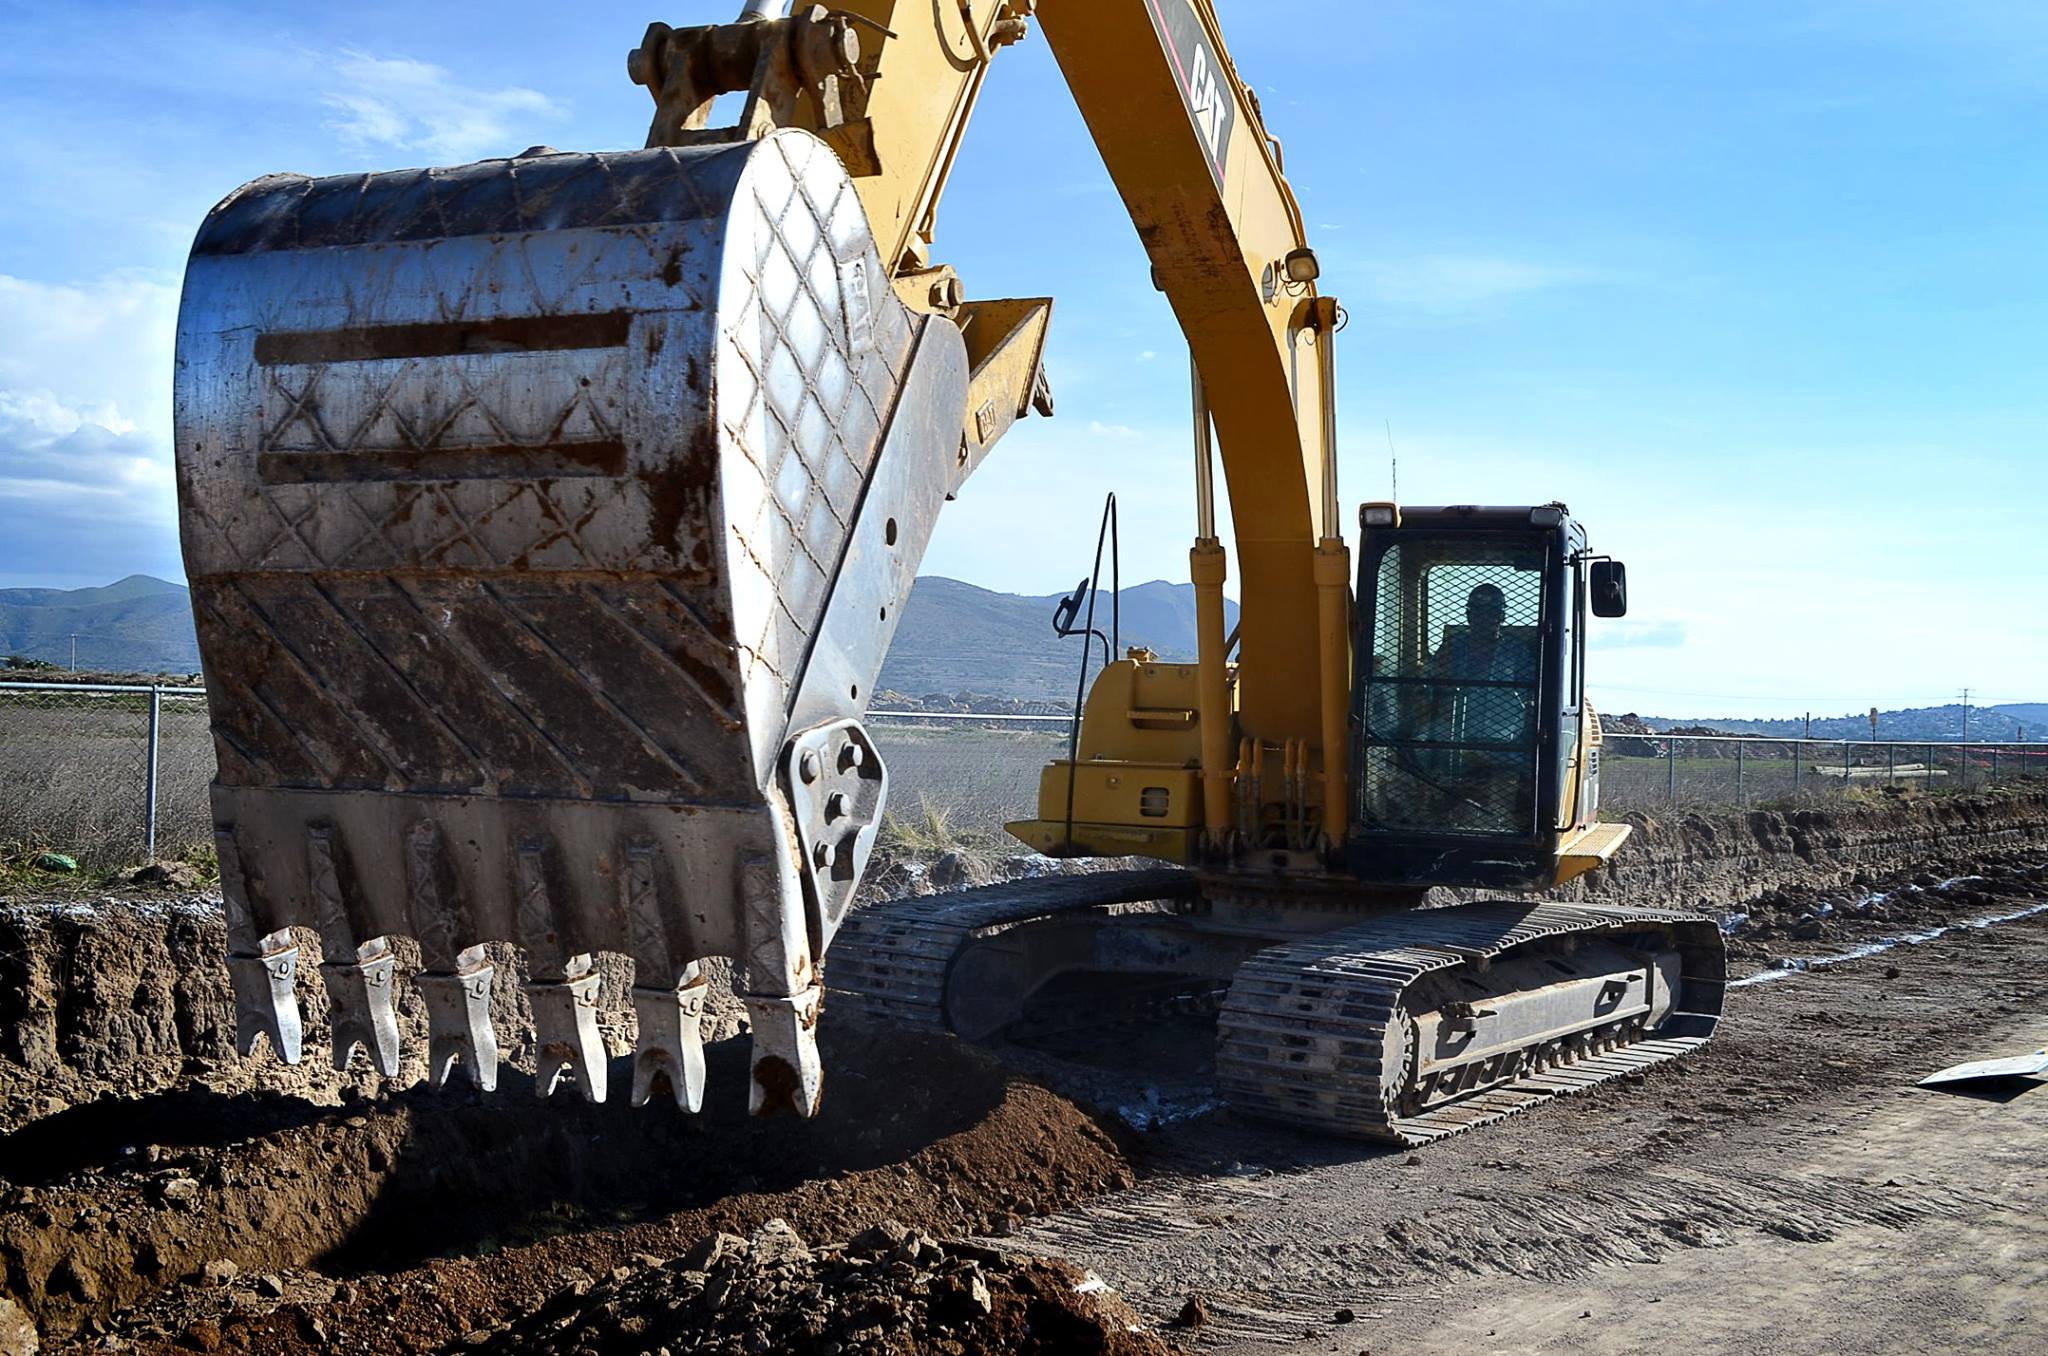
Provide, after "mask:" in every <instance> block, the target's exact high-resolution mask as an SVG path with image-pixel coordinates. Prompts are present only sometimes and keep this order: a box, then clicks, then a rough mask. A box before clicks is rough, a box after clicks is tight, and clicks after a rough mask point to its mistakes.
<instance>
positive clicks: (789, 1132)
mask: <svg viewBox="0 0 2048 1356" xmlns="http://www.w3.org/2000/svg"><path fill="white" fill-rule="evenodd" d="M710 1054H711V1059H712V1069H711V1074H712V1077H713V1079H714V1080H716V1081H714V1082H713V1084H712V1086H713V1087H714V1088H719V1087H723V1088H724V1089H726V1090H727V1091H728V1092H735V1090H737V1093H742V1094H743V1090H744V1089H745V1087H746V1071H745V1065H746V1049H745V1046H744V1043H743V1042H737V1041H735V1042H726V1043H723V1044H721V1045H718V1046H714V1047H713V1048H712V1050H711V1052H710ZM826 1058H827V1067H828V1069H829V1070H831V1073H830V1075H829V1077H830V1081H831V1084H832V1095H831V1096H829V1097H828V1098H827V1099H826V1104H825V1110H824V1114H823V1115H822V1116H821V1117H820V1118H818V1119H817V1120H813V1121H799V1120H796V1119H793V1118H787V1119H775V1120H768V1121H755V1120H751V1119H750V1118H749V1117H748V1116H747V1115H746V1112H745V1099H744V1096H743V1095H737V1094H736V1095H730V1096H726V1097H723V1098H714V1099H709V1103H708V1105H707V1109H706V1112H705V1114H704V1115H702V1116H701V1117H698V1118H695V1119H692V1118H688V1117H684V1116H680V1115H677V1114H675V1113H674V1112H672V1111H669V1110H664V1109H655V1108H647V1109H641V1110H638V1111H636V1110H634V1109H633V1108H631V1107H628V1106H625V1105H623V1104H608V1105H604V1106H595V1107H592V1106H585V1105H583V1104H581V1103H576V1102H564V1101H561V1100H559V1099H558V1100H557V1101H555V1102H553V1103H549V1104H543V1103H541V1102H540V1101H539V1100H538V1099H536V1098H535V1097H534V1096H533V1095H532V1092H531V1086H530V1084H526V1085H524V1086H522V1082H521V1080H520V1079H519V1078H517V1077H516V1076H508V1078H507V1080H506V1082H505V1083H501V1085H500V1089H499V1091H498V1092H497V1093H496V1094H494V1095H491V1096H488V1097H478V1096H472V1095H469V1094H467V1093H462V1092H452V1093H435V1092H431V1091H429V1090H427V1089H425V1088H415V1089H412V1090H410V1091H407V1092H404V1093H401V1094H399V1095H397V1096H395V1097H392V1098H388V1099H384V1100H381V1101H369V1100H359V1101H357V1102H355V1103H353V1104H351V1105H344V1106H340V1107H323V1106H319V1105H317V1104H315V1103H313V1102H310V1101H308V1100H306V1099H303V1098H298V1097H287V1096H277V1095H259V1094H249V1093H238V1094H222V1093H218V1092H213V1091H208V1090H206V1089H203V1088H187V1089H180V1090H176V1091H171V1092H166V1093H160V1094H155V1095H151V1096H146V1097H141V1098H134V1099H107V1100H105V1101H101V1102H97V1103H93V1104H90V1105H86V1106H82V1107H78V1108H75V1109H73V1110H70V1111H66V1112H63V1113H60V1114H59V1115H57V1116H54V1117H51V1118H48V1119H46V1120H43V1121H40V1122H38V1123H35V1124H33V1125H30V1126H27V1127H24V1128H22V1129H20V1130H17V1131H16V1132H15V1133H14V1134H12V1135H10V1136H8V1137H7V1138H6V1139H4V1140H0V1176H4V1179H5V1184H4V1185H0V1264H4V1271H5V1275H4V1293H5V1294H6V1295H7V1296H9V1297H11V1298H13V1299H14V1300H15V1301H16V1302H17V1303H19V1304H20V1305H21V1306H22V1307H23V1308H24V1309H25V1310H27V1311H28V1312H29V1313H30V1314H31V1315H32V1316H34V1317H35V1319H36V1320H37V1322H38V1323H39V1324H40V1325H41V1326H42V1328H43V1330H44V1332H45V1333H46V1334H69V1333H74V1332H78V1331H80V1330H82V1329H84V1330H90V1327H89V1325H95V1324H103V1323H107V1322H109V1321H111V1320H112V1319H113V1318H114V1316H115V1315H116V1314H123V1320H122V1326H123V1329H124V1330H125V1331H127V1332H129V1333H130V1334H137V1335H139V1334H145V1333H147V1332H149V1331H151V1330H155V1331H156V1332H159V1333H163V1334H167V1335H168V1334H176V1333H179V1332H182V1331H184V1330H185V1329H186V1328H188V1327H189V1326H190V1325H191V1324H192V1323H194V1322H201V1321H211V1322H216V1323H218V1324H220V1325H221V1326H222V1327H223V1329H225V1330H234V1329H236V1328H238V1327H241V1328H246V1329H247V1330H248V1336H249V1339H250V1340H251V1341H253V1342H255V1343H256V1344H257V1346H258V1349H265V1350H268V1349H274V1348H275V1347H276V1345H277V1344H278V1343H279V1342H283V1341H287V1339H289V1340H297V1339H296V1338H290V1335H291V1334H294V1333H299V1332H300V1331H301V1330H302V1328H303V1327H304V1325H303V1324H302V1323H301V1322H299V1321H298V1319H296V1318H293V1317H291V1316H287V1317H286V1318H282V1319H280V1318H276V1317H275V1315H271V1316H269V1317H265V1316H264V1315H263V1314H261V1313H253V1314H252V1312H251V1308H252V1305H251V1303H250V1301H251V1300H254V1301H256V1302H257V1303H256V1304H255V1306H254V1307H255V1308H257V1309H261V1308H262V1307H263V1306H262V1304H261V1303H260V1302H261V1301H262V1300H263V1299H264V1298H265V1297H264V1296H262V1295H252V1294H250V1293H249V1292H248V1291H247V1287H246V1286H238V1285H235V1284H231V1283H230V1284H225V1285H222V1286H220V1287H215V1288H212V1289H209V1288H208V1287H206V1286H198V1287H196V1288H195V1287H194V1286H192V1285H189V1284H188V1285H182V1286H181V1285H178V1284H177V1282H179V1281H180V1280H181V1279H188V1278H202V1279H203V1278H206V1277H207V1275H208V1269H209V1267H211V1268H212V1270H213V1272H214V1273H215V1274H216V1275H215V1278H216V1279H218V1273H219V1272H220V1271H221V1270H222V1269H223V1268H222V1266H221V1264H222V1263H226V1264H229V1265H228V1267H227V1268H226V1269H227V1270H228V1271H229V1273H230V1275H231V1277H233V1276H242V1275H246V1276H249V1277H255V1276H258V1275H259V1274H283V1275H287V1276H290V1275H292V1274H293V1273H294V1272H298V1271H304V1272H312V1273H317V1274H318V1275H320V1276H324V1277H327V1278H363V1279H364V1280H366V1281H369V1282H372V1284H371V1285H370V1286H368V1287H360V1286H349V1287H343V1288H340V1289H336V1287H334V1286H333V1284H332V1282H331V1280H330V1282H329V1284H328V1285H327V1286H326V1288H325V1292H324V1293H325V1294H326V1295H327V1296H328V1298H326V1299H325V1300H321V1299H320V1298H319V1296H318V1294H316V1295H315V1303H314V1304H313V1305H312V1307H311V1308H310V1309H306V1306H305V1305H304V1304H303V1302H297V1301H295V1303H297V1304H298V1307H299V1308H301V1309H305V1311H306V1312H307V1313H310V1314H311V1315H313V1316H314V1317H315V1318H317V1320H318V1322H319V1325H320V1326H321V1327H322V1328H323V1330H325V1331H328V1332H330V1333H334V1332H343V1331H349V1332H355V1333H357V1334H358V1339H359V1343H360V1345H359V1349H363V1350H371V1351H395V1350H404V1349H410V1348H411V1347H412V1346H413V1345H415V1344H416V1343H418V1342H419V1341H422V1340H425V1339H426V1338H427V1337H429V1336H432V1337H434V1340H447V1339H450V1338H453V1337H458V1336H460V1335H461V1334H462V1333H464V1332H467V1331H470V1330H471V1329H474V1328H477V1327H480V1326H489V1325H491V1324H493V1323H496V1322H500V1321H503V1320H504V1319H505V1318H507V1317H510V1316H512V1315H516V1314H519V1313H523V1312H526V1311H528V1310H530V1309H531V1308H533V1307H534V1306H535V1305H536V1304H538V1303H539V1302H540V1301H541V1300H542V1299H544V1298H545V1297H546V1296H547V1295H549V1294H551V1293H553V1292H554V1290H556V1289H557V1288H558V1287H559V1286H560V1285H561V1284H562V1283H563V1276H562V1273H563V1270H564V1268H568V1267H580V1268H589V1267H593V1266H595V1267H601V1268H609V1267H611V1266H614V1265H617V1264H619V1263H620V1262H622V1261H623V1260H624V1259H625V1258H627V1257H629V1256H630V1255H632V1254H633V1253H636V1252H639V1253H652V1254H655V1255H659V1256H674V1255H676V1254H679V1253H681V1252H683V1251H685V1250H686V1249H687V1248H689V1247H690V1246H691V1245H692V1244H694V1243H695V1242H696V1241H697V1240H698V1239H699V1238H700V1237H702V1236H703V1234H704V1233H705V1232H707V1231H709V1230H713V1229H720V1228H723V1229H739V1230H751V1229H754V1228H757V1227H759V1226H760V1225H761V1224H762V1223H763V1222H764V1221H766V1220H767V1219H769V1218H771V1217H781V1218H784V1219H787V1220H789V1221H791V1222H792V1223H794V1224H795V1225H796V1226H797V1227H799V1228H802V1229H803V1230H805V1231H806V1232H807V1233H810V1234H812V1235H813V1236H816V1237H822V1238H844V1237H846V1236H848V1235H849V1234H851V1233H854V1232H857V1231H858V1230H860V1229H862V1228H865V1227H867V1226H868V1225H870V1224H872V1223H874V1222H875V1221H876V1220H878V1219H881V1218H883V1217H885V1216H886V1217H893V1218H899V1219H906V1220H909V1221H912V1222H914V1223H915V1224H916V1225H917V1226H918V1227H920V1228H925V1229H931V1230H938V1231H945V1232H980V1231H985V1230H988V1229H993V1228H1000V1227H1003V1225H1004V1222H1005V1221H1006V1220H1008V1219H1009V1218H1011V1217H1013V1216H1020V1215H1030V1214H1037V1213H1040V1212H1042V1211H1045V1210H1051V1209H1056V1208H1058V1207H1060V1206H1061V1205H1063V1204H1066V1203H1069V1202H1071V1201H1074V1200H1076V1199H1079V1198H1080V1197H1082V1196H1085V1195H1088V1194H1091V1193H1094V1192H1099V1191H1103V1190H1109V1189H1114V1188H1117V1187H1121V1186H1124V1185H1128V1184H1129V1183H1130V1181H1131V1175H1130V1171H1129V1167H1128V1165H1127V1163H1126V1161H1125V1159H1124V1157H1123V1155H1122V1153H1121V1152H1120V1151H1119V1149H1118V1148H1117V1146H1116V1144H1115V1143H1114V1142H1113V1141H1112V1140H1111V1139H1110V1138H1109V1137H1108V1136H1107V1135H1106V1134H1104V1133H1103V1132H1102V1131H1101V1130H1100V1129H1099V1128H1098V1127H1097V1126H1096V1125H1095V1123H1094V1122H1093V1121H1092V1120H1090V1119H1089V1118H1088V1117H1086V1116H1085V1115H1084V1114H1082V1113H1081V1112H1080V1111H1078V1110H1077V1109H1076V1108H1074V1107H1073V1106H1072V1105H1071V1104H1070V1103H1068V1102H1065V1101H1063V1100H1062V1099H1060V1098H1058V1097H1055V1096H1053V1095H1052V1094H1050V1093H1048V1092H1046V1091H1045V1090H1044V1089H1042V1088H1039V1087H1036V1086H1034V1085H1031V1084H1028V1083H1025V1082H1023V1081H1021V1080H1019V1079H1016V1078H1013V1077H1011V1076H1010V1075H1008V1074H1006V1073H1005V1072H1004V1071H1003V1070H1002V1069H1001V1068H1000V1067H999V1066H997V1065H996V1064H995V1063H994V1062H993V1061H991V1060H990V1059H988V1058H987V1057H985V1056H983V1055H981V1054H980V1053H978V1052H976V1051H974V1050H973V1049H971V1048H969V1047H966V1046H963V1045H960V1044H959V1043H957V1042H954V1041H950V1040H942V1039H936V1038H916V1037H901V1038H898V1039H895V1040H892V1041H890V1042H887V1043H881V1042H872V1041H870V1042H855V1041H851V1040H847V1039H841V1038H836V1037H834V1036H833V1035H832V1033H830V1032H829V1031H828V1033H827V1036H826ZM394 1273H396V1274H399V1275H401V1276H403V1275H406V1274H412V1275H414V1276H416V1277H418V1280H419V1283H418V1284H417V1285H412V1286H409V1285H407V1284H405V1283H404V1282H403V1281H400V1282H397V1283H394V1282H393V1281H392V1280H391V1279H390V1277H391V1274H394ZM302 1279H304V1278H303V1277H295V1278H294V1283H293V1285H286V1286H282V1287H281V1289H283V1290H287V1291H293V1292H294V1293H300V1292H303V1291H304V1289H305V1287H304V1286H302V1285H300V1286H298V1288H297V1290H294V1285H297V1282H298V1281H299V1280H302ZM315 1289H316V1290H318V1289H319V1288H318V1287H315ZM269 1298H270V1300H271V1302H272V1303H271V1307H273V1308H275V1307H276V1306H277V1305H278V1304H279V1303H280V1302H281V1301H282V1300H283V1298H284V1297H283V1296H282V1295H273V1296H270V1297H269ZM137 1306H140V1308H139V1310H138V1309H137ZM127 1311H133V1312H127ZM394 1311H401V1312H402V1313H403V1315H404V1322H402V1323H399V1324H397V1325H395V1326H394V1325H392V1324H391V1323H390V1321H389V1320H390V1319H391V1317H392V1316H393V1313H394Z"/></svg>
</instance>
